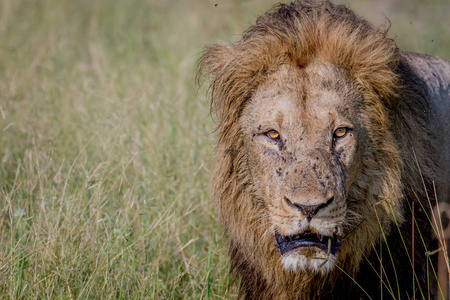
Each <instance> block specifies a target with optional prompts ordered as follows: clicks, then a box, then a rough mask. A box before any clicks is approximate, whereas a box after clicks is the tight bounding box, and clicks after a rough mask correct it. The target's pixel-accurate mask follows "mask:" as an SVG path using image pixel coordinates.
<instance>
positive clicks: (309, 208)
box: [284, 197, 334, 222]
mask: <svg viewBox="0 0 450 300" xmlns="http://www.w3.org/2000/svg"><path fill="white" fill-rule="evenodd" d="M284 199H285V200H286V202H287V203H288V204H289V205H290V206H292V207H295V208H297V209H298V210H299V211H300V212H301V213H302V214H303V215H304V216H305V217H306V219H308V222H310V221H311V219H312V218H313V217H314V216H315V215H316V214H317V213H318V212H319V210H321V209H322V208H325V207H327V206H328V205H330V204H331V202H333V200H334V197H331V198H330V199H328V201H327V202H325V203H322V204H319V205H303V204H299V203H292V202H291V201H290V200H289V199H288V198H286V197H284Z"/></svg>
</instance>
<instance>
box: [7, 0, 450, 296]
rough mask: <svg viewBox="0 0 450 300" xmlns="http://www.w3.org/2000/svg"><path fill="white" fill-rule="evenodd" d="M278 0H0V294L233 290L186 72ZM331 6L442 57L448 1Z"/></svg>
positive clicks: (205, 106) (205, 110)
mask: <svg viewBox="0 0 450 300" xmlns="http://www.w3.org/2000/svg"><path fill="white" fill-rule="evenodd" d="M275 2H276V1H268V0H262V1H261V0H246V1H242V0H241V1H239V0H233V1H232V0H227V1H225V0H214V1H211V0H186V1H176V0H158V1H156V0H127V1H125V0H2V1H1V2H0V298H26V299H33V298H65V299H71V298H89V299H92V298H102V299H103V298H125V299H130V298H159V299H199V298H206V299H208V298H214V299H224V298H226V299H227V298H234V297H235V295H236V291H235V288H234V287H233V285H230V279H229V277H228V262H227V256H226V248H225V244H224V243H223V239H222V237H221V231H220V228H218V226H217V225H216V222H215V219H214V207H213V203H212V201H211V198H210V193H209V181H210V176H211V168H212V165H213V161H212V153H213V151H214V140H215V133H214V124H213V121H212V119H211V116H210V115H209V103H208V100H207V97H206V87H202V88H201V89H200V90H198V89H197V87H196V86H195V73H196V67H197V60H198V58H199V55H200V53H201V51H202V47H203V45H205V44H206V43H208V42H230V41H233V40H236V39H237V38H239V36H240V34H241V33H242V31H243V30H244V29H246V28H247V27H248V26H249V25H250V24H252V22H254V19H255V17H256V16H257V15H259V14H261V13H263V12H264V11H266V10H267V9H269V8H270V7H271V6H272V5H273V4H274V3H275ZM340 3H345V4H347V5H349V6H350V7H351V8H353V9H354V10H355V11H356V12H357V13H358V14H359V15H361V16H363V17H365V18H367V19H369V20H371V21H372V22H373V23H374V24H375V25H377V26H379V25H383V24H388V21H387V19H389V20H390V22H391V24H392V27H391V31H390V32H391V34H390V36H391V37H393V38H394V39H395V40H396V41H397V43H398V45H399V46H400V48H401V49H403V50H409V51H414V52H421V53H427V54H431V55H439V56H441V57H442V58H445V59H450V30H449V28H450V18H448V12H449V11H450V3H449V2H448V1H447V0H429V1H419V0H396V1H395V0H391V1H389V0H383V1H375V0H373V1H368V0H366V1H356V0H354V1H350V0H347V1H344V2H340Z"/></svg>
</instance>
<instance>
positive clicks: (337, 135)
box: [334, 127, 348, 138]
mask: <svg viewBox="0 0 450 300" xmlns="http://www.w3.org/2000/svg"><path fill="white" fill-rule="evenodd" d="M347 132H348V128H346V127H340V128H338V129H336V130H335V131H334V138H341V137H343V136H345V135H346V134H347Z"/></svg>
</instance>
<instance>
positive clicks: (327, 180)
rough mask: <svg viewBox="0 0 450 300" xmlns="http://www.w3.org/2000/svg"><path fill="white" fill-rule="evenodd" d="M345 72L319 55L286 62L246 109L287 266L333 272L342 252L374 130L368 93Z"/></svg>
mask: <svg viewBox="0 0 450 300" xmlns="http://www.w3.org/2000/svg"><path fill="white" fill-rule="evenodd" d="M345 78H346V76H345V74H344V72H343V71H341V70H339V69H338V68H336V67H332V66H327V65H325V64H322V63H320V62H318V61H316V63H313V64H310V65H309V66H308V67H306V68H303V69H300V68H298V67H294V66H289V65H282V66H281V67H280V68H279V69H278V70H277V71H276V72H275V73H273V74H271V75H270V76H268V78H267V80H266V81H265V82H264V83H263V84H261V85H260V86H259V88H258V89H257V91H256V92H255V94H254V95H253V97H252V98H251V100H250V101H249V103H248V105H247V106H246V107H245V110H244V112H243V114H242V117H241V126H242V127H241V128H242V129H243V132H244V145H245V148H246V149H245V151H246V153H247V162H248V167H249V171H250V174H251V175H250V176H251V180H252V187H253V189H254V190H253V191H252V192H253V193H254V194H255V197H256V198H257V199H259V200H260V201H262V202H263V203H264V207H265V208H266V213H267V215H268V223H269V225H268V230H270V231H271V232H272V233H273V235H274V241H275V247H277V248H278V250H279V252H280V254H281V256H282V260H281V263H282V265H283V267H284V268H285V269H289V270H294V271H296V270H308V271H320V272H327V271H329V270H331V269H332V267H333V265H334V264H333V262H334V261H336V259H337V257H338V256H339V247H340V244H341V242H342V241H341V239H342V238H343V237H344V235H345V231H346V227H345V225H346V222H345V220H346V215H347V214H348V212H347V211H348V208H347V201H346V197H347V195H348V192H349V189H350V187H351V185H352V184H353V182H354V181H355V180H356V176H357V174H358V172H359V171H360V170H361V165H362V162H361V153H360V152H361V149H362V148H364V147H363V146H364V145H363V143H364V142H363V139H364V135H365V134H366V132H365V128H363V127H362V126H361V124H363V123H364V122H362V120H360V119H359V118H360V117H359V116H360V110H361V107H362V98H361V97H360V96H359V94H358V92H357V91H356V89H355V87H354V86H352V85H351V84H350V81H349V80H345ZM350 103H351V104H350Z"/></svg>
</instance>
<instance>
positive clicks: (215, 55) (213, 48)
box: [197, 44, 236, 118]
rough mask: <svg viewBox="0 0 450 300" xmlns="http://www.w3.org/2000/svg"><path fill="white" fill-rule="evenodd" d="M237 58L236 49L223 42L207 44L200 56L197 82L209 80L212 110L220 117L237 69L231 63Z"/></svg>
mask: <svg viewBox="0 0 450 300" xmlns="http://www.w3.org/2000/svg"><path fill="white" fill-rule="evenodd" d="M235 58H236V54H235V49H233V47H231V46H228V45H222V44H211V45H207V46H206V47H205V49H204V50H203V53H202V56H201V58H200V62H199V69H198V73H197V82H198V84H199V85H201V84H202V83H203V81H204V80H207V81H209V91H210V93H211V111H214V112H215V113H217V114H218V115H219V118H221V116H222V115H223V114H224V107H225V106H226V105H227V104H226V102H227V100H229V99H227V95H226V90H229V88H230V86H231V85H232V81H233V80H232V78H233V73H234V72H233V71H235V70H233V69H234V68H233V67H232V66H231V65H232V62H233V60H235Z"/></svg>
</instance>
